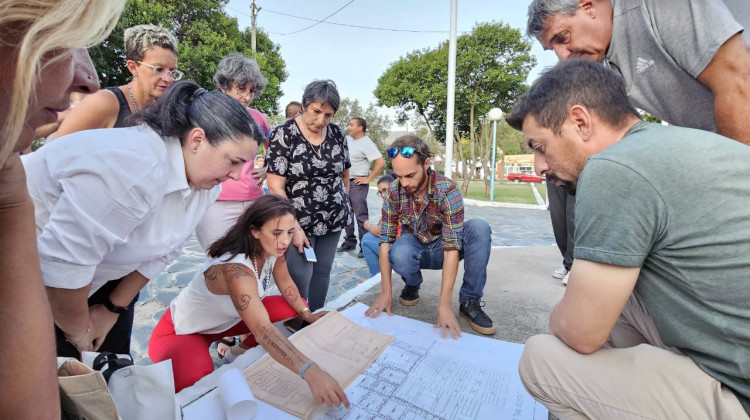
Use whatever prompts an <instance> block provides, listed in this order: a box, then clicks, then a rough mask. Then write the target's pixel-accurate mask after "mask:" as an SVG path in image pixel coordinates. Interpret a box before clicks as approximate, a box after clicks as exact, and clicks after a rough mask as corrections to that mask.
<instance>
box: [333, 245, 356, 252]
mask: <svg viewBox="0 0 750 420" xmlns="http://www.w3.org/2000/svg"><path fill="white" fill-rule="evenodd" d="M356 247H357V246H356V245H349V244H341V246H340V247H338V248H336V252H344V251H351V250H353V249H354V248H356Z"/></svg>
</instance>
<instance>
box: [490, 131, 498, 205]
mask: <svg viewBox="0 0 750 420" xmlns="http://www.w3.org/2000/svg"><path fill="white" fill-rule="evenodd" d="M496 142H497V121H492V178H491V179H490V201H495V167H496V166H497V164H496V163H495V152H496V151H497V147H496V146H495V143H496Z"/></svg>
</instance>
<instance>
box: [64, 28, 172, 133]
mask: <svg viewBox="0 0 750 420" xmlns="http://www.w3.org/2000/svg"><path fill="white" fill-rule="evenodd" d="M124 38H125V57H126V58H127V62H126V65H127V67H128V70H129V71H130V73H131V74H132V75H133V80H132V81H130V82H129V83H128V84H126V85H123V86H115V87H109V88H105V89H102V90H100V91H99V92H97V93H95V94H93V95H89V96H88V97H87V98H86V99H84V100H83V101H81V103H80V104H79V105H78V106H77V107H76V108H75V109H74V110H73V111H71V112H70V115H68V116H67V117H66V118H65V120H64V121H63V122H62V124H61V125H60V129H59V130H57V133H56V134H55V138H56V139H59V138H60V137H62V136H64V135H67V134H70V133H75V132H77V131H81V130H90V129H94V128H112V127H115V128H117V127H128V126H130V125H133V122H132V121H130V119H129V118H128V117H129V116H130V115H131V114H134V113H138V112H140V111H142V110H144V109H145V108H146V107H147V106H149V105H151V104H152V103H153V102H154V101H155V100H156V98H159V97H161V96H162V95H163V94H164V92H166V90H167V89H168V88H169V87H170V86H171V85H172V83H173V82H174V81H176V80H180V79H182V76H183V73H182V72H181V71H179V70H177V40H176V39H175V37H174V36H173V35H172V34H171V33H170V32H169V31H168V30H166V29H164V28H162V27H159V26H155V25H138V26H133V27H131V28H127V29H125V34H124Z"/></svg>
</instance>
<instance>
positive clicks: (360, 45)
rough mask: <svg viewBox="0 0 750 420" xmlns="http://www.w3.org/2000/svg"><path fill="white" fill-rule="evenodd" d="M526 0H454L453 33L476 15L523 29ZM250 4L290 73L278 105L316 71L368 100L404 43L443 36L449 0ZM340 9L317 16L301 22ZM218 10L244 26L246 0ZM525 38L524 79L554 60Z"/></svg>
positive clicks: (345, 94) (263, 0)
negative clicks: (531, 63) (528, 60)
mask: <svg viewBox="0 0 750 420" xmlns="http://www.w3.org/2000/svg"><path fill="white" fill-rule="evenodd" d="M529 3H530V0H521V1H511V0H458V13H457V30H458V31H459V32H458V34H459V35H460V34H461V33H462V32H470V31H471V29H472V28H473V27H474V26H475V25H476V24H477V23H478V22H491V21H502V22H503V23H507V24H509V25H510V26H511V27H514V28H518V29H520V30H521V32H522V33H525V28H526V9H527V7H528V4H529ZM256 5H257V6H259V7H261V8H262V9H261V11H260V12H259V13H258V18H257V25H258V27H260V28H262V29H263V30H264V31H265V32H266V33H268V35H269V37H270V38H271V40H272V41H273V42H274V43H276V44H278V45H279V46H280V52H281V57H282V58H283V59H284V61H285V62H286V70H287V73H288V74H289V77H288V78H287V80H286V81H284V82H283V83H282V84H281V89H282V91H283V92H284V95H283V96H282V97H281V99H280V101H279V106H280V108H282V110H283V108H284V107H285V106H286V104H288V103H289V102H290V101H293V100H296V101H299V100H301V98H302V93H303V91H304V89H305V86H306V85H307V84H308V83H309V82H311V81H313V80H315V79H331V80H333V81H334V82H336V85H337V86H338V89H339V94H340V95H341V97H342V98H350V99H358V100H359V102H360V104H361V105H362V106H364V107H366V106H367V105H368V104H370V103H373V104H375V103H376V99H375V97H374V96H373V94H372V92H373V90H375V87H376V86H377V83H378V78H379V77H380V76H381V75H382V74H383V73H384V72H385V70H386V69H387V68H388V66H389V65H390V64H391V63H393V62H395V61H396V60H398V59H399V58H400V57H402V56H404V55H406V54H407V53H409V52H411V51H414V50H419V49H422V48H435V47H437V46H438V45H439V44H440V43H441V42H443V41H447V40H448V37H449V30H450V5H451V2H450V0H354V1H351V0H256ZM342 7H343V9H342ZM339 9H341V10H340V11H338V12H337V13H335V14H334V15H333V16H331V17H329V18H328V19H326V21H325V22H324V23H319V24H317V25H315V26H313V27H310V28H309V29H305V28H308V27H309V26H311V25H314V24H315V23H316V22H315V21H320V20H323V19H325V18H326V17H328V16H329V15H331V14H333V13H334V12H336V11H337V10H339ZM225 10H226V12H227V13H228V14H229V15H230V16H234V17H236V18H237V20H238V22H239V26H240V28H245V27H250V0H230V1H229V4H228V5H227V7H226V8H225ZM287 15H294V16H298V17H303V18H307V19H311V20H304V19H299V18H296V17H291V16H287ZM344 25H356V26H367V27H371V28H383V29H398V30H400V31H391V30H375V29H364V28H355V27H350V26H344ZM405 30H408V31H422V32H407V31H405ZM293 32H296V33H293ZM532 45H533V48H532V54H533V55H534V56H535V57H536V59H537V65H536V67H535V68H534V69H533V70H532V71H531V73H530V75H529V79H528V82H529V83H530V82H532V81H533V80H534V79H536V77H537V76H538V75H539V73H540V71H541V70H543V69H544V68H545V67H548V66H552V65H554V64H555V63H556V62H557V58H556V57H555V55H554V54H553V53H552V52H550V51H544V50H543V49H542V48H541V46H540V45H539V43H538V42H537V41H536V40H533V43H532ZM446 65H447V63H446ZM381 112H382V113H383V114H386V115H389V116H390V117H391V119H394V116H395V111H394V110H392V109H388V108H381ZM392 128H393V129H403V127H397V126H395V125H394V127H392Z"/></svg>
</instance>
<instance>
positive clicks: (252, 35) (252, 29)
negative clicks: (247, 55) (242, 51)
mask: <svg viewBox="0 0 750 420" xmlns="http://www.w3.org/2000/svg"><path fill="white" fill-rule="evenodd" d="M260 9H261V8H260V7H258V6H256V5H255V0H253V2H252V3H251V4H250V22H251V26H250V46H251V47H252V49H253V54H254V53H255V18H256V17H258V12H260Z"/></svg>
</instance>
